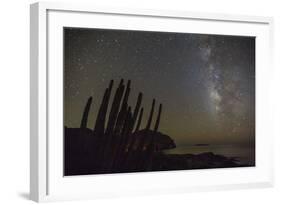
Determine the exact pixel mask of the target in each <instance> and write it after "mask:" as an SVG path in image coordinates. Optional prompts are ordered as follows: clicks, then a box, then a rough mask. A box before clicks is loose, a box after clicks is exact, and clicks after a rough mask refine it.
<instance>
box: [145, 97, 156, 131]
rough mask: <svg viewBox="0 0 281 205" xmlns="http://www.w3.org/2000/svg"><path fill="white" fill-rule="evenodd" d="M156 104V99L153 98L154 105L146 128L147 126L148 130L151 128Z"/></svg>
mask: <svg viewBox="0 0 281 205" xmlns="http://www.w3.org/2000/svg"><path fill="white" fill-rule="evenodd" d="M154 106H155V99H153V101H152V106H151V110H150V114H149V118H148V121H147V125H146V128H145V129H146V130H149V129H150V126H151V122H152V117H153V112H154Z"/></svg>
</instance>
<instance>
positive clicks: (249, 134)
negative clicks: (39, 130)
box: [64, 28, 255, 145]
mask: <svg viewBox="0 0 281 205" xmlns="http://www.w3.org/2000/svg"><path fill="white" fill-rule="evenodd" d="M121 78H123V79H124V80H128V79H130V80H131V81H132V82H131V88H132V90H131V94H130V100H129V104H131V105H135V101H136V99H137V95H138V93H139V92H143V94H144V96H143V103H142V104H143V106H144V118H143V122H146V121H147V117H148V112H149V110H150V107H151V103H152V100H153V98H155V99H156V103H157V104H156V105H157V107H158V104H159V103H162V104H163V111H162V116H161V122H160V127H159V131H160V132H162V133H164V134H167V135H169V136H170V137H171V138H173V139H174V140H175V142H176V144H177V145H189V144H194V143H209V144H228V145H229V144H236V145H237V144H238V145H242V144H246V145H249V144H253V142H254V140H255V38H254V37H239V36H222V35H220V36H219V35H202V34H187V33H163V32H147V31H121V30H104V29H78V28H65V29H64V124H65V125H66V126H67V127H79V125H80V121H81V117H82V113H83V109H84V106H85V103H86V101H87V99H88V97H89V96H93V104H92V108H91V111H90V116H89V122H88V127H89V128H91V129H92V128H93V127H94V123H95V119H96V116H97V111H98V108H99V105H100V103H101V100H102V96H103V93H104V90H105V89H106V87H107V86H108V84H109V81H110V80H111V79H113V80H114V87H113V92H115V89H116V87H117V85H118V84H119V81H120V79H121ZM111 97H112V96H111ZM144 126H145V125H144V123H143V124H142V127H144Z"/></svg>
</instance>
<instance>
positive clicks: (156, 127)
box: [154, 104, 162, 132]
mask: <svg viewBox="0 0 281 205" xmlns="http://www.w3.org/2000/svg"><path fill="white" fill-rule="evenodd" d="M161 112H162V104H160V105H159V109H158V115H157V119H156V122H155V126H154V131H155V132H157V130H158V128H159V123H160V117H161Z"/></svg>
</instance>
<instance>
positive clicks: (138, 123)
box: [135, 107, 143, 132]
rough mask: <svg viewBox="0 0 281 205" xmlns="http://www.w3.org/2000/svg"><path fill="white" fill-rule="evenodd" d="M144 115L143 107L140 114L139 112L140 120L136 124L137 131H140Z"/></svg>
mask: <svg viewBox="0 0 281 205" xmlns="http://www.w3.org/2000/svg"><path fill="white" fill-rule="evenodd" d="M142 115H143V107H142V108H141V110H140V114H139V118H138V122H137V126H136V129H135V132H137V131H139V129H140V125H141V120H142Z"/></svg>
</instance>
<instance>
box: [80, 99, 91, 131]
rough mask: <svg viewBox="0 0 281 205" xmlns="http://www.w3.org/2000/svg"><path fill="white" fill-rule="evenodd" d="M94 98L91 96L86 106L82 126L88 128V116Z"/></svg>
mask: <svg viewBox="0 0 281 205" xmlns="http://www.w3.org/2000/svg"><path fill="white" fill-rule="evenodd" d="M92 100H93V98H92V97H89V99H88V101H87V104H86V106H85V108H84V112H83V117H82V120H81V125H80V128H87V122H88V116H89V111H90V107H91V104H92Z"/></svg>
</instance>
